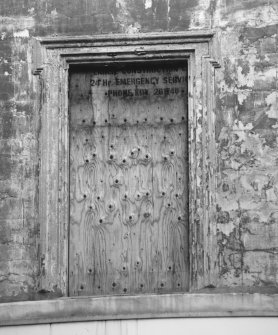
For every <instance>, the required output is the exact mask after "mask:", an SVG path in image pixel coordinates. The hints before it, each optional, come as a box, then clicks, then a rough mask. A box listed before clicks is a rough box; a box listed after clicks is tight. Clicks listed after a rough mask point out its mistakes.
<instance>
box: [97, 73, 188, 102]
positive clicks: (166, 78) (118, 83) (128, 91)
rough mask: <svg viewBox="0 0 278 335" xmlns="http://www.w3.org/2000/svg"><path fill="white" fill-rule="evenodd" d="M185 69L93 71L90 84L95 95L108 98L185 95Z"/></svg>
mask: <svg viewBox="0 0 278 335" xmlns="http://www.w3.org/2000/svg"><path fill="white" fill-rule="evenodd" d="M184 70H185V68H183V67H180V68H178V69H177V68H164V69H163V68H157V69H154V68H153V69H145V70H140V69H138V70H126V71H124V70H123V71H113V72H112V71H107V72H104V71H94V72H93V73H92V78H91V81H90V84H91V86H92V88H93V91H94V92H95V93H96V94H102V95H105V96H107V97H109V98H111V97H112V98H113V97H115V98H119V97H123V98H131V97H153V96H168V95H170V96H171V95H186V94H187V92H186V85H185V84H186V83H187V76H186V75H185V74H184V73H182V72H183V71H184Z"/></svg>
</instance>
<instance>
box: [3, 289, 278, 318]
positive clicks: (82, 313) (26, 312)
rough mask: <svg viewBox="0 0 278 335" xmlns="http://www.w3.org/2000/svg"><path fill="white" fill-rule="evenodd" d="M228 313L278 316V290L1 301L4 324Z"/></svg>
mask: <svg viewBox="0 0 278 335" xmlns="http://www.w3.org/2000/svg"><path fill="white" fill-rule="evenodd" d="M224 316H226V317H227V316H278V294H261V293H252V294H250V293H221V294H219V293H216V294H211V293H187V294H166V295H141V296H105V297H76V298H61V299H55V300H43V301H28V302H14V303H3V304H0V325H23V324H43V323H58V322H74V321H96V320H119V319H122V320H123V319H150V318H186V317H224Z"/></svg>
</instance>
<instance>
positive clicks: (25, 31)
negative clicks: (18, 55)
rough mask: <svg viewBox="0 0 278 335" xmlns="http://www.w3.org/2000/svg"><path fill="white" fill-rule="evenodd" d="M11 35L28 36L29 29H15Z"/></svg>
mask: <svg viewBox="0 0 278 335" xmlns="http://www.w3.org/2000/svg"><path fill="white" fill-rule="evenodd" d="M13 35H14V37H16V38H28V37H29V30H28V29H24V30H20V31H16V32H14V34H13Z"/></svg>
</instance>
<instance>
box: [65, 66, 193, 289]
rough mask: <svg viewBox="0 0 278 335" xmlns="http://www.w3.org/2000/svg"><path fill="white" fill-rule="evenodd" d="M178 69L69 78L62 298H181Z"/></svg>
mask: <svg viewBox="0 0 278 335" xmlns="http://www.w3.org/2000/svg"><path fill="white" fill-rule="evenodd" d="M187 82H188V76H187V64H186V63H183V64H171V65H167V66H166V65H165V64H164V65H148V64H144V65H136V66H135V65H133V66H131V65H126V66H125V67H122V68H117V67H113V66H108V67H105V68H104V67H102V68H101V67H98V68H93V67H88V68H83V69H82V68H80V69H78V68H76V69H74V70H72V72H71V75H70V92H69V96H70V242H69V288H70V295H71V296H76V295H113V294H140V293H169V292H181V291H182V292H184V291H187V290H188V283H189V262H188V259H189V257H188V158H187V137H188V136H187Z"/></svg>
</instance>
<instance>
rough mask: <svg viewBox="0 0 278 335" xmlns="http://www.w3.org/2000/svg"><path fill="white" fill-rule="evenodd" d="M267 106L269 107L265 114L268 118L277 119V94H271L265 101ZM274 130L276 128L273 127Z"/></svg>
mask: <svg viewBox="0 0 278 335" xmlns="http://www.w3.org/2000/svg"><path fill="white" fill-rule="evenodd" d="M265 101H266V103H267V105H268V106H269V107H270V108H269V110H268V111H266V114H267V116H268V117H269V118H272V119H278V92H272V93H271V94H269V95H268V96H267V97H266V99H265ZM274 128H276V127H275V126H274Z"/></svg>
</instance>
